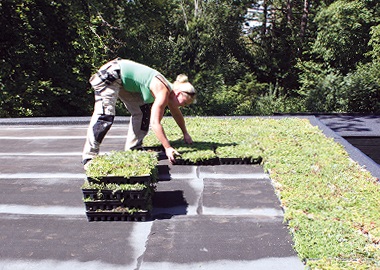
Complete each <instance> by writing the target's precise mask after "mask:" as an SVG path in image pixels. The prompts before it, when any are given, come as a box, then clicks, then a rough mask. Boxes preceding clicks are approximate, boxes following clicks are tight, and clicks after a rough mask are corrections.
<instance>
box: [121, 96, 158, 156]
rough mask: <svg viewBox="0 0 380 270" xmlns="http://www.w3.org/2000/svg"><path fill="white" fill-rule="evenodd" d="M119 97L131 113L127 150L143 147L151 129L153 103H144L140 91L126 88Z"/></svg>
mask: <svg viewBox="0 0 380 270" xmlns="http://www.w3.org/2000/svg"><path fill="white" fill-rule="evenodd" d="M119 98H120V99H121V101H123V103H124V105H125V107H126V108H127V109H128V111H129V112H130V113H131V118H130V122H129V127H128V135H127V141H126V143H125V150H128V149H138V148H141V147H142V142H143V139H144V137H145V136H146V135H147V134H148V131H149V122H150V109H151V104H144V101H143V99H142V97H141V94H140V93H130V92H127V91H125V90H121V91H120V92H119Z"/></svg>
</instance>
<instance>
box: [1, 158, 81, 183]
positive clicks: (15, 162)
mask: <svg viewBox="0 0 380 270" xmlns="http://www.w3.org/2000/svg"><path fill="white" fill-rule="evenodd" d="M80 162H81V157H80V156H63V155H62V156H49V155H47V156H12V157H11V158H9V156H6V155H2V156H0V173H1V175H0V178H7V176H8V177H9V178H14V177H17V175H20V176H21V175H25V174H30V176H33V177H31V178H35V177H38V175H35V174H36V173H37V174H40V175H41V177H43V178H45V177H47V176H49V175H51V176H50V178H52V177H56V178H60V177H61V176H64V175H70V174H74V175H76V176H79V174H81V176H83V177H84V175H85V174H84V170H83V165H81V163H80ZM26 177H27V175H26ZM22 178H25V176H22Z"/></svg>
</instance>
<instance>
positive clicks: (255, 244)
mask: <svg viewBox="0 0 380 270" xmlns="http://www.w3.org/2000/svg"><path fill="white" fill-rule="evenodd" d="M292 257H296V254H295V252H294V250H293V249H292V248H291V237H290V235H289V233H288V230H287V228H286V226H284V225H283V224H282V222H281V219H280V218H277V219H273V220H268V219H267V218H260V217H236V216H218V217H215V216H201V217H198V218H196V219H195V218H192V217H176V218H174V219H172V220H162V221H159V222H155V223H154V224H153V226H152V230H151V234H150V236H149V241H148V243H147V247H146V251H145V253H144V255H143V261H142V265H141V269H152V266H151V265H154V266H156V267H157V266H158V269H162V268H160V267H159V266H160V264H161V265H165V264H164V263H165V262H170V263H171V265H175V266H176V267H174V269H181V267H180V265H184V264H194V263H195V264H196V263H198V265H200V264H199V263H208V262H218V261H224V262H226V261H232V262H239V261H242V262H245V263H246V266H248V265H249V263H247V262H249V261H257V260H260V259H265V258H292ZM294 262H295V263H294V264H293V265H292V269H300V267H302V264H301V263H300V262H299V261H298V262H297V261H294ZM230 263H231V262H230ZM231 265H233V263H232V264H231ZM282 266H283V265H282ZM177 267H178V268H177ZM183 269H186V268H183ZM203 269H210V268H207V267H206V268H203ZM215 269H219V268H215ZM241 269H243V268H241ZM244 269H247V268H244ZM261 269H271V268H265V267H264V268H261Z"/></svg>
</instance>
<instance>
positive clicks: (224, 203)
mask: <svg viewBox="0 0 380 270" xmlns="http://www.w3.org/2000/svg"><path fill="white" fill-rule="evenodd" d="M235 168H236V167H235ZM202 206H203V214H206V215H211V214H214V215H218V214H219V215H221V214H222V215H223V214H224V215H226V214H231V215H255V214H256V215H267V216H283V211H282V208H281V207H280V201H279V200H278V198H277V196H276V195H275V192H274V189H273V186H272V184H271V182H270V180H269V179H265V180H263V179H239V178H235V179H207V178H206V179H204V191H203V197H202Z"/></svg>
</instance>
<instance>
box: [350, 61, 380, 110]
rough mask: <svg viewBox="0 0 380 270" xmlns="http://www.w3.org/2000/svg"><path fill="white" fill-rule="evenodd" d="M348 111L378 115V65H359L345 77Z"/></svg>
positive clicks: (379, 87)
mask: <svg viewBox="0 0 380 270" xmlns="http://www.w3.org/2000/svg"><path fill="white" fill-rule="evenodd" d="M344 82H345V89H344V90H345V92H346V95H347V103H348V104H347V105H348V109H347V110H348V111H350V112H362V113H380V100H379V98H380V63H379V62H375V63H371V64H366V65H361V66H359V67H358V69H357V70H356V71H355V72H353V73H351V74H348V75H347V76H346V77H345V80H344Z"/></svg>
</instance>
